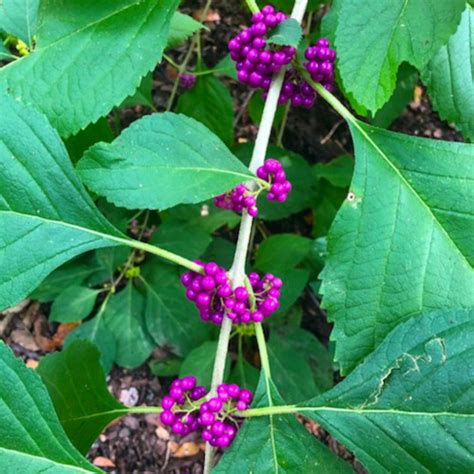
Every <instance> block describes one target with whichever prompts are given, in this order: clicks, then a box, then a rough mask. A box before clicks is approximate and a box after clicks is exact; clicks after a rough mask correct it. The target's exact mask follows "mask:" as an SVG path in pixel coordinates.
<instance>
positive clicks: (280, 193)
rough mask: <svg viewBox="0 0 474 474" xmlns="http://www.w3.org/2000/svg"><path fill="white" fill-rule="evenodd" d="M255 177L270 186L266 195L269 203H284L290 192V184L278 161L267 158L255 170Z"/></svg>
mask: <svg viewBox="0 0 474 474" xmlns="http://www.w3.org/2000/svg"><path fill="white" fill-rule="evenodd" d="M257 176H258V177H259V178H260V179H264V180H265V181H267V182H268V183H269V184H270V191H269V192H268V194H267V199H268V200H269V201H277V202H285V201H286V198H287V197H288V193H289V192H290V191H291V183H290V182H289V181H288V180H287V179H286V173H285V170H284V169H283V166H281V164H280V162H279V161H278V160H275V159H273V158H269V159H268V160H265V163H264V164H263V165H262V166H260V168H258V169H257Z"/></svg>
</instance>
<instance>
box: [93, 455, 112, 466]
mask: <svg viewBox="0 0 474 474" xmlns="http://www.w3.org/2000/svg"><path fill="white" fill-rule="evenodd" d="M92 463H93V464H94V466H97V467H115V464H114V463H113V461H112V460H110V459H109V458H105V457H104V456H97V457H96V458H94V460H93V461H92Z"/></svg>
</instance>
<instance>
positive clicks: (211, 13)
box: [192, 8, 221, 22]
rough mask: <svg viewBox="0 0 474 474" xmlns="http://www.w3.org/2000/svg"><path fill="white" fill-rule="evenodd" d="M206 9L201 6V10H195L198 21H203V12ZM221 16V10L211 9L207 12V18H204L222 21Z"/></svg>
mask: <svg viewBox="0 0 474 474" xmlns="http://www.w3.org/2000/svg"><path fill="white" fill-rule="evenodd" d="M203 12H204V10H203V9H202V8H200V9H199V10H195V11H194V12H193V14H192V16H193V18H194V19H195V20H197V21H202V20H201V17H202V14H203ZM220 20H221V16H220V15H219V12H218V11H217V10H209V11H208V12H207V15H206V18H204V21H209V22H211V21H220Z"/></svg>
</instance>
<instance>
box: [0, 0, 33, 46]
mask: <svg viewBox="0 0 474 474" xmlns="http://www.w3.org/2000/svg"><path fill="white" fill-rule="evenodd" d="M38 6H39V0H3V1H2V2H1V3H0V31H4V32H6V33H9V34H11V35H14V36H16V37H18V38H19V39H21V40H22V41H24V42H25V43H26V44H27V45H28V46H30V47H31V46H32V38H33V36H34V35H35V33H36V27H37V23H38Z"/></svg>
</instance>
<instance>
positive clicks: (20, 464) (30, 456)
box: [0, 342, 102, 474]
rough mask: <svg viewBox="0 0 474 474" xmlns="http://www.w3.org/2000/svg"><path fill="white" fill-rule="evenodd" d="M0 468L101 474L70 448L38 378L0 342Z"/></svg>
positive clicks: (55, 473)
mask: <svg viewBox="0 0 474 474" xmlns="http://www.w3.org/2000/svg"><path fill="white" fill-rule="evenodd" d="M0 400H1V404H0V418H1V420H2V423H0V466H2V467H3V468H7V466H8V468H7V469H8V471H9V472H21V473H22V474H37V473H38V472H45V471H46V470H48V471H49V472H51V473H53V474H60V473H87V472H102V471H100V470H99V469H97V468H95V467H94V466H92V465H91V464H89V463H88V462H87V461H86V459H85V458H83V457H82V455H81V454H80V453H79V451H77V450H76V448H75V447H74V446H73V445H72V444H71V442H70V441H69V439H68V437H67V436H66V433H65V432H64V431H63V428H62V427H61V424H60V422H59V420H58V418H57V416H56V413H55V411H54V406H53V404H52V402H51V399H50V398H49V395H48V391H47V390H46V388H45V386H44V385H43V383H42V382H41V379H40V377H39V376H38V374H36V373H35V372H34V371H33V370H31V369H27V368H26V367H25V366H24V365H23V362H22V361H21V360H20V359H17V358H16V357H15V356H14V355H13V353H12V351H11V350H10V349H9V348H8V347H7V346H6V345H5V344H4V343H3V342H0Z"/></svg>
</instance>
